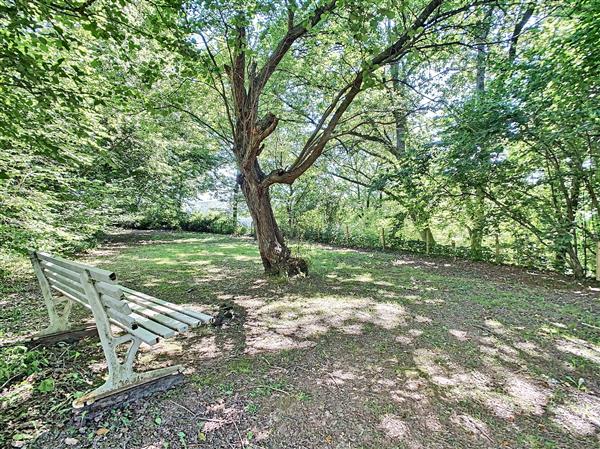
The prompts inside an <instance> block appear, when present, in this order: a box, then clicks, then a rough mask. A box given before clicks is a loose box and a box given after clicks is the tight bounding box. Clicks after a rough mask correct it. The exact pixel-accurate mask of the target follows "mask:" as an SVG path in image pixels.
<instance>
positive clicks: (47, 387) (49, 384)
mask: <svg viewBox="0 0 600 449" xmlns="http://www.w3.org/2000/svg"><path fill="white" fill-rule="evenodd" d="M38 390H39V391H40V393H50V392H51V391H54V379H44V380H42V381H41V382H40V385H39V386H38Z"/></svg>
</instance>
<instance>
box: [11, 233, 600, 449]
mask: <svg viewBox="0 0 600 449" xmlns="http://www.w3.org/2000/svg"><path fill="white" fill-rule="evenodd" d="M294 250H295V252H296V253H298V255H301V256H302V257H306V258H307V259H309V260H310V266H311V275H310V277H308V278H306V279H291V280H286V279H281V278H280V279H269V278H266V277H264V276H263V275H262V273H261V264H260V259H259V257H258V254H257V251H256V248H255V244H254V242H252V241H251V240H248V239H242V238H239V239H236V238H230V237H224V236H216V235H203V234H192V233H171V232H138V233H124V234H121V235H115V236H113V237H112V239H111V241H110V242H109V243H108V244H107V245H105V246H103V247H102V248H100V249H99V250H97V251H94V252H93V253H91V254H89V255H88V256H87V257H85V260H86V261H87V262H90V263H93V264H95V265H97V266H100V267H103V268H108V269H111V270H114V271H115V272H116V273H117V274H118V275H119V278H120V279H121V281H122V282H123V283H124V284H125V285H128V286H130V287H132V288H135V289H138V290H141V291H144V292H148V293H151V294H153V295H155V296H158V297H161V298H163V299H166V300H168V301H173V302H176V303H179V304H183V305H190V306H194V307H197V308H199V309H201V310H205V311H207V312H209V313H214V312H216V310H217V308H218V306H219V305H221V304H227V305H230V306H232V307H233V310H234V312H235V316H234V319H233V321H231V322H230V323H228V324H227V325H226V326H224V327H223V328H220V329H206V328H204V329H197V330H194V331H191V332H188V333H185V334H184V335H181V336H179V337H178V338H175V339H169V340H166V341H164V342H161V343H160V344H159V345H158V347H157V348H155V349H153V350H146V351H143V352H142V354H141V357H140V361H139V368H140V369H150V368H154V367H157V366H161V365H163V364H167V363H181V364H183V365H184V366H185V367H186V370H187V374H188V379H189V381H188V382H187V383H186V384H185V385H184V386H181V387H178V388H175V389H172V390H170V391H168V392H165V393H162V394H159V395H157V396H155V397H153V398H151V399H148V400H145V401H140V402H139V403H136V404H133V405H131V406H129V407H125V408H122V409H120V410H116V411H112V412H108V411H107V413H106V414H105V415H103V416H101V417H99V418H98V420H97V421H92V422H89V421H85V420H73V419H72V418H71V410H70V402H71V401H72V399H73V398H74V397H76V396H77V395H79V394H81V393H82V392H83V391H87V390H89V389H91V388H92V387H93V386H95V385H98V384H100V383H101V382H102V375H103V372H104V366H103V357H102V353H101V350H100V348H99V346H98V344H97V342H96V341H93V340H84V341H81V342H79V343H77V344H73V345H57V346H56V347H51V348H36V351H38V353H36V355H35V358H40V359H41V360H43V363H39V364H36V365H35V369H29V370H27V368H26V367H25V368H23V367H20V368H15V369H16V370H17V371H18V370H19V369H20V371H18V373H19V374H18V375H17V376H16V377H15V378H13V379H11V378H10V376H8V382H6V385H3V386H2V393H1V396H0V407H1V408H2V417H1V418H0V444H4V445H8V446H10V445H13V446H15V447H32V448H33V447H39V448H55V447H63V446H64V445H65V439H66V438H71V439H74V440H77V443H76V445H77V446H78V447H95V448H113V447H128V448H145V449H149V448H152V449H155V448H163V447H170V448H182V447H207V448H208V447H210V448H217V447H219V448H220V447H222V448H230V447H246V448H251V447H256V448H258V447H273V448H280V447H289V448H300V447H311V448H321V447H322V448H330V447H337V448H350V447H352V448H358V447H365V448H367V447H377V448H398V447H401V448H411V449H412V448H471V447H489V448H498V447H512V448H531V449H536V448H554V447H555V448H574V449H578V448H579V449H587V448H589V447H595V446H597V445H598V443H599V432H600V421H599V419H598V416H600V399H599V396H598V393H599V392H600V385H599V382H600V332H599V331H598V330H597V328H600V313H599V311H600V307H599V291H598V289H597V288H596V289H594V288H593V287H592V286H588V285H580V284H577V283H573V282H571V281H569V280H568V279H565V278H560V277H556V276H550V275H547V274H544V273H537V272H531V273H529V272H527V271H524V270H517V269H514V268H507V267H497V266H493V265H489V264H476V263H471V262H464V261H458V260H451V259H444V260H442V259H439V260H438V259H429V258H422V257H415V256H401V255H397V254H392V253H385V252H365V251H355V250H349V249H339V248H338V249H334V248H328V247H323V246H318V245H306V244H294ZM24 279H25V280H24ZM1 291H2V292H4V293H5V294H6V299H3V300H2V309H1V310H2V311H1V312H0V325H1V329H0V338H4V339H14V338H18V337H19V336H22V335H24V334H27V333H29V332H31V331H33V330H36V329H41V328H42V327H43V325H44V320H45V317H44V311H43V308H42V307H40V304H41V298H40V295H39V292H38V290H37V288H36V286H35V283H34V282H33V277H32V274H31V273H29V274H28V275H25V276H22V277H21V278H19V279H18V280H16V281H15V282H14V285H11V286H3V287H2V290H1ZM75 316H76V318H78V319H86V315H85V313H84V312H83V311H81V310H78V311H77V313H76V314H75ZM27 360H28V363H31V360H30V359H27ZM11 366H12V365H11ZM11 369H12V368H11ZM49 380H51V382H50V381H49ZM44 381H46V382H45V383H44ZM41 385H43V386H42V388H40V386H41ZM48 411H51V413H48ZM72 441H73V440H70V442H72Z"/></svg>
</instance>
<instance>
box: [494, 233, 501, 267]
mask: <svg viewBox="0 0 600 449" xmlns="http://www.w3.org/2000/svg"><path fill="white" fill-rule="evenodd" d="M495 238H496V263H500V237H499V236H498V234H496V236H495Z"/></svg>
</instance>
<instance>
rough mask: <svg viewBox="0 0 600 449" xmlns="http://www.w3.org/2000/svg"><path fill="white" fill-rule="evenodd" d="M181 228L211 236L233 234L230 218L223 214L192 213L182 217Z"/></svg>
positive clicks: (233, 228)
mask: <svg viewBox="0 0 600 449" xmlns="http://www.w3.org/2000/svg"><path fill="white" fill-rule="evenodd" d="M181 228H182V229H183V230H185V231H192V232H211V233H213V234H233V233H234V232H235V226H234V225H233V222H232V220H231V217H230V216H228V215H227V214H224V213H223V212H210V213H207V214H204V213H192V214H188V215H186V216H184V217H183V219H182V220H181Z"/></svg>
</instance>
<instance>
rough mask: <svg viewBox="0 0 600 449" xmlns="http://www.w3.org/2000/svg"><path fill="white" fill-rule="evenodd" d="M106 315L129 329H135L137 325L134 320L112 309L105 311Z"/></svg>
mask: <svg viewBox="0 0 600 449" xmlns="http://www.w3.org/2000/svg"><path fill="white" fill-rule="evenodd" d="M106 314H107V315H108V316H109V317H110V318H112V319H113V320H115V321H118V322H119V323H122V324H123V325H124V326H127V327H129V328H131V329H137V327H138V324H137V323H136V322H135V319H134V318H133V317H132V316H130V315H125V314H124V313H121V312H118V311H116V310H114V309H106Z"/></svg>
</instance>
